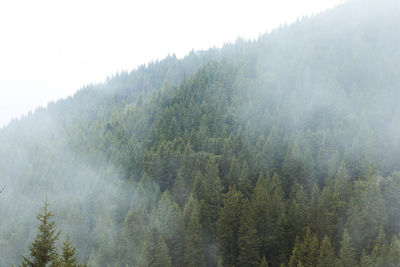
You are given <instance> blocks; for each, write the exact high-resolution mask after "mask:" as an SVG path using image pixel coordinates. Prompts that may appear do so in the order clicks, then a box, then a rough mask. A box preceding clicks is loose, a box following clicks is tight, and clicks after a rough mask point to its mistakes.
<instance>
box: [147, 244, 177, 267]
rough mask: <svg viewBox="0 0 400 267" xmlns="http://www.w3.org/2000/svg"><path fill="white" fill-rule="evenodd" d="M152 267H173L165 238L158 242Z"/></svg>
mask: <svg viewBox="0 0 400 267" xmlns="http://www.w3.org/2000/svg"><path fill="white" fill-rule="evenodd" d="M150 266H151V267H172V261H171V257H170V256H169V249H168V246H167V244H166V243H165V240H164V238H163V237H161V238H160V239H159V240H158V243H157V246H156V248H155V250H154V253H153V257H152V259H151V262H150Z"/></svg>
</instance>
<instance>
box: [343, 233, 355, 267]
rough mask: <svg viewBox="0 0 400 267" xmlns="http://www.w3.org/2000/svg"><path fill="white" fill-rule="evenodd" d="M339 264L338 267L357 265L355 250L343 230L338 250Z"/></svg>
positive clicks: (347, 234) (348, 236)
mask: <svg viewBox="0 0 400 267" xmlns="http://www.w3.org/2000/svg"><path fill="white" fill-rule="evenodd" d="M339 264H340V266H343V267H345V266H355V265H356V264H357V261H356V250H355V248H354V247H353V243H352V241H351V239H350V235H349V232H348V231H347V229H344V232H343V239H342V242H341V243H340V250H339Z"/></svg>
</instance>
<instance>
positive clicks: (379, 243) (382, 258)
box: [371, 226, 389, 266]
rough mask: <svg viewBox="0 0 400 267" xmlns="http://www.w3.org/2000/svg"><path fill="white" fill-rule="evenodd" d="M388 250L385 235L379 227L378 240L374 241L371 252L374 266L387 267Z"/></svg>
mask: <svg viewBox="0 0 400 267" xmlns="http://www.w3.org/2000/svg"><path fill="white" fill-rule="evenodd" d="M388 252H389V248H388V245H387V242H386V234H385V232H384V231H383V228H382V226H381V228H380V230H379V234H378V238H377V239H376V241H375V246H374V249H373V250H372V252H371V258H372V261H373V262H374V264H375V265H377V266H387V264H386V260H387V254H388Z"/></svg>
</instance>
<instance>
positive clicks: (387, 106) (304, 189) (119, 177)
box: [0, 0, 400, 267]
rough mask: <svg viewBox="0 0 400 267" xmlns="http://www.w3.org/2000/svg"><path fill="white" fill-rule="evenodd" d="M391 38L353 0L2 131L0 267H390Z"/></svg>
mask: <svg viewBox="0 0 400 267" xmlns="http://www.w3.org/2000/svg"><path fill="white" fill-rule="evenodd" d="M399 33H400V2H398V1H396V0H381V1H378V0H359V1H348V2H346V3H344V4H342V5H340V6H338V7H336V8H334V9H330V10H327V11H325V12H323V13H320V14H316V15H313V16H310V17H304V18H302V19H299V20H298V21H296V22H294V23H292V24H290V25H282V26H281V27H279V28H277V29H275V30H273V31H271V32H268V33H265V34H263V35H261V36H260V37H259V38H257V39H256V40H243V39H240V38H238V39H237V41H236V42H234V43H228V44H225V45H224V46H223V47H221V48H210V49H209V50H206V51H192V52H191V53H189V54H188V55H187V56H185V57H184V58H177V57H176V56H174V55H171V56H168V57H167V58H165V59H163V60H160V61H155V62H151V63H149V64H146V65H143V66H141V67H139V68H137V69H135V70H133V71H130V72H120V73H117V74H115V75H113V76H111V77H109V78H107V80H106V81H105V82H103V83H99V84H91V85H87V86H85V87H83V88H82V89H80V90H79V91H78V92H77V93H76V94H75V95H73V96H71V97H68V98H65V99H61V100H58V101H56V102H52V103H49V104H48V106H47V107H46V108H39V109H37V110H36V111H35V112H32V113H30V114H28V115H26V116H24V117H23V118H21V119H18V120H14V121H12V122H11V123H9V124H8V125H7V126H6V127H4V128H1V129H0V188H3V186H4V190H3V191H2V192H1V194H0V266H12V265H14V266H47V265H40V264H36V265H35V264H34V263H33V261H34V259H35V257H36V256H35V255H38V254H37V253H36V254H35V253H33V252H35V251H36V252H37V248H38V247H39V245H38V244H39V243H40V242H39V241H38V240H39V239H40V238H39V237H40V235H39V234H40V233H41V232H40V231H42V233H44V232H45V231H47V232H46V233H47V234H48V235H49V236H50V237H51V238H53V239H52V240H53V241H54V242H52V249H51V251H52V256H51V257H50V258H49V260H48V261H47V263H49V264H50V263H52V264H53V265H51V266H84V265H85V266H105V267H116V266H124V267H125V266H126V267H128V266H129V267H133V266H135V267H137V266H150V267H156V266H160V267H168V266H188V267H201V266H218V267H221V266H227V267H233V266H236V267H237V266H250V267H251V266H257V267H258V266H260V267H261V266H263V267H265V266H289V267H294V266H296V267H297V266H343V267H345V266H400V236H399V232H400V138H399V137H400V105H399V100H400V67H399V64H400V50H399V47H400V34H399ZM36 217H37V219H36ZM44 218H46V223H48V225H47V226H46V227H47V228H46V227H38V226H40V225H42V226H43V223H44V220H45V219H44ZM38 219H39V220H38ZM48 219H49V220H50V221H47V220H48ZM50 222H51V223H50ZM38 233H39V234H38ZM42 237H43V236H42ZM38 238H39V239H38ZM38 242H39V243H38ZM35 244H36V245H35ZM68 253H70V254H71V255H74V256H73V257H75V258H73V261H71V262H70V263H62V260H61V258H63V257H64V255H67V254H68ZM68 255H69V254H68ZM65 257H67V256H65ZM65 257H64V258H65ZM68 257H69V256H68ZM71 259H72V258H71ZM60 261H61V262H60ZM68 264H69V265H68Z"/></svg>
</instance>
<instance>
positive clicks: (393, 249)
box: [387, 235, 400, 267]
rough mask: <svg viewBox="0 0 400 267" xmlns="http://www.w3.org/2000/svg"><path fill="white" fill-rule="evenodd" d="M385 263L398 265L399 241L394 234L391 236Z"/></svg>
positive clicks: (399, 260)
mask: <svg viewBox="0 0 400 267" xmlns="http://www.w3.org/2000/svg"><path fill="white" fill-rule="evenodd" d="M387 263H388V266H390V267H395V266H399V265H400V242H399V239H398V238H397V236H396V235H394V236H393V238H392V242H391V244H390V248H389V252H388V255H387Z"/></svg>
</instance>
